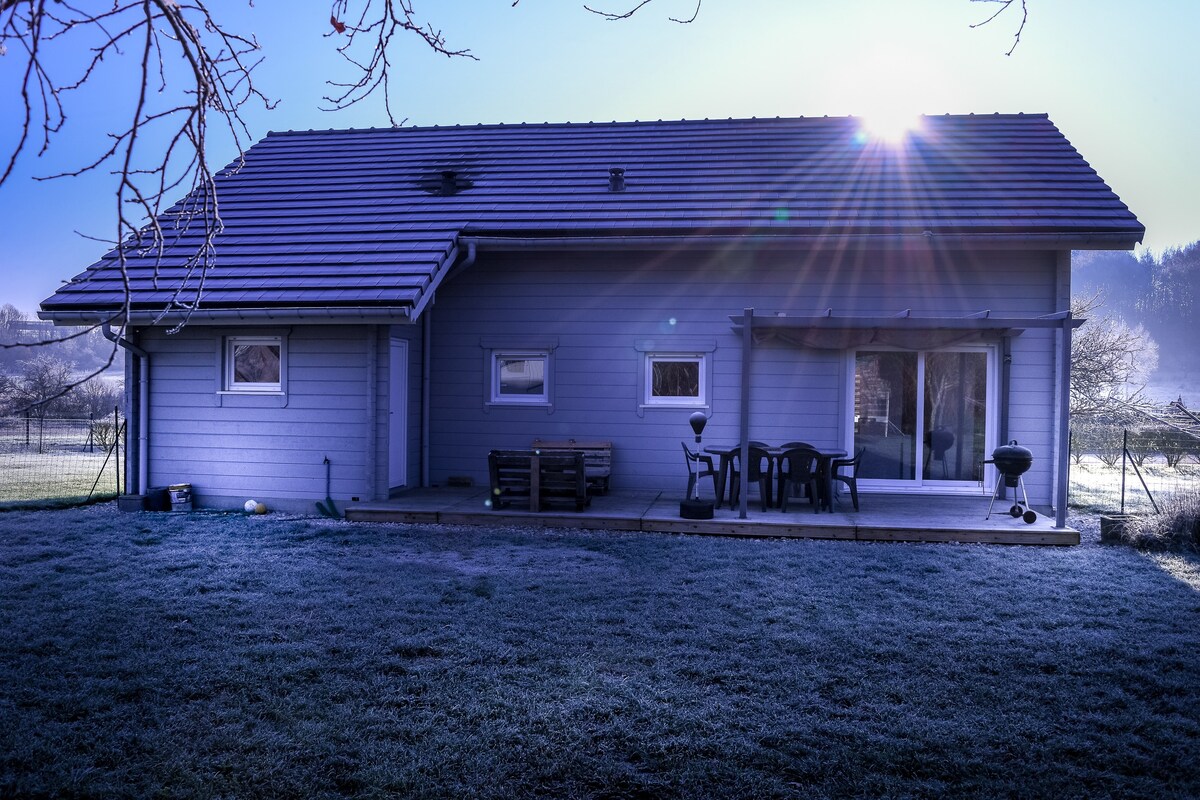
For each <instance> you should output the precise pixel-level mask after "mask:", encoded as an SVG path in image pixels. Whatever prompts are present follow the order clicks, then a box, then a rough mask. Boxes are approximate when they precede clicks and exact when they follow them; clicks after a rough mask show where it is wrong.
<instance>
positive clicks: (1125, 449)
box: [1121, 428, 1129, 514]
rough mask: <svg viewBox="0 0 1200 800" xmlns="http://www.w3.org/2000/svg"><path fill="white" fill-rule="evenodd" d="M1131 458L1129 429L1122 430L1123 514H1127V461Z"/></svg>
mask: <svg viewBox="0 0 1200 800" xmlns="http://www.w3.org/2000/svg"><path fill="white" fill-rule="evenodd" d="M1128 456H1129V428H1121V513H1122V514H1124V513H1125V459H1126V458H1127V457H1128Z"/></svg>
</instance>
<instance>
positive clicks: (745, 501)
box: [738, 308, 754, 519]
mask: <svg viewBox="0 0 1200 800" xmlns="http://www.w3.org/2000/svg"><path fill="white" fill-rule="evenodd" d="M753 351H754V309H753V308H746V309H743V310H742V422H741V433H740V435H741V437H742V453H741V455H740V456H739V458H740V459H741V462H742V473H741V475H740V476H739V480H740V481H741V483H739V484H738V492H739V503H738V519H745V518H746V509H747V507H748V505H749V502H750V487H749V486H747V485H746V479H747V478H748V477H749V475H750V470H749V462H750V359H751V356H752V354H753Z"/></svg>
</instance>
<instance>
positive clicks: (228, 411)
mask: <svg viewBox="0 0 1200 800" xmlns="http://www.w3.org/2000/svg"><path fill="white" fill-rule="evenodd" d="M267 332H278V333H281V335H284V336H286V340H287V343H286V348H287V355H286V359H287V364H286V376H285V392H284V393H283V394H282V395H239V394H231V393H222V392H220V386H221V367H220V365H221V347H222V344H221V343H222V341H223V338H224V337H226V336H231V335H241V336H246V335H257V334H261V333H267ZM387 340H388V333H387V328H386V327H381V326H364V325H356V326H331V325H326V326H302V325H295V326H291V327H290V328H280V327H273V326H268V327H262V328H256V327H252V326H247V327H229V328H225V327H222V328H208V327H204V326H200V325H194V326H188V327H187V328H185V329H184V330H183V331H181V332H180V333H178V334H176V335H172V336H168V335H166V334H165V333H163V332H162V331H159V330H149V331H146V332H145V333H144V334H143V335H142V337H141V339H140V344H141V346H142V347H144V348H145V349H146V350H147V351H148V352H149V353H150V356H151V362H150V364H151V366H150V414H149V418H150V438H151V442H152V445H151V447H150V462H149V476H150V484H151V485H152V486H166V485H169V484H172V483H190V484H192V487H193V492H194V494H195V497H196V500H197V502H199V503H201V504H203V505H205V506H216V507H236V506H239V505H241V503H242V502H244V501H245V500H246V499H248V498H251V497H253V498H255V499H258V500H262V501H264V502H266V503H268V505H272V506H275V507H278V506H279V502H280V501H290V502H289V503H287V504H286V505H287V506H288V507H291V506H294V505H296V504H297V503H299V504H300V507H297V510H305V511H311V510H312V503H314V502H315V501H317V500H320V499H322V498H324V497H325V465H324V459H325V458H326V457H327V456H328V458H329V459H330V461H331V468H330V476H331V489H332V495H333V497H334V499H335V500H337V501H339V502H343V503H344V502H346V501H348V500H351V499H352V498H355V497H357V498H359V499H376V498H379V497H380V496H382V497H386V496H387V495H386V489H387V486H386V483H387V481H386V475H387V473H386V470H387V439H386V430H387V421H386V415H387V409H388V398H387V367H388V363H387V351H386V344H387ZM372 342H374V347H372ZM372 350H374V352H375V353H376V356H377V357H376V359H375V361H374V363H372V362H371V361H370V360H369V354H370V353H371V352H372ZM372 370H374V371H375V380H376V387H377V389H376V392H375V395H374V401H372V399H371V395H370V393H369V392H368V386H369V385H370V381H371V375H370V373H371V371H372ZM380 487H382V488H380Z"/></svg>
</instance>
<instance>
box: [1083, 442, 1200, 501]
mask: <svg viewBox="0 0 1200 800" xmlns="http://www.w3.org/2000/svg"><path fill="white" fill-rule="evenodd" d="M1140 469H1141V472H1142V478H1143V479H1144V480H1145V481H1146V484H1147V486H1148V487H1149V489H1150V491H1151V492H1153V493H1154V499H1155V501H1156V502H1157V503H1158V504H1159V505H1160V506H1162V505H1164V504H1165V503H1169V502H1170V499H1171V497H1172V496H1175V495H1191V494H1195V493H1196V492H1197V491H1200V464H1196V463H1195V462H1192V461H1185V462H1183V463H1181V464H1179V465H1178V466H1175V467H1170V466H1168V465H1167V464H1166V461H1165V460H1164V459H1163V458H1162V457H1161V456H1156V457H1152V458H1149V459H1147V460H1146V463H1145V464H1144V465H1143V466H1142V467H1141V468H1140ZM1070 470H1071V471H1070V475H1071V485H1070V498H1071V501H1070V502H1071V507H1072V508H1076V509H1088V510H1091V511H1099V512H1113V511H1119V510H1120V508H1121V462H1120V460H1118V461H1117V463H1116V466H1112V467H1110V466H1108V465H1107V464H1105V463H1104V462H1103V461H1101V460H1100V459H1099V458H1097V457H1096V456H1084V457H1083V459H1081V460H1080V461H1079V462H1076V461H1074V460H1072V461H1071V465H1070ZM1125 510H1126V511H1127V512H1129V513H1151V512H1153V511H1154V506H1153V504H1152V503H1151V502H1150V499H1149V498H1148V497H1147V496H1146V492H1145V490H1144V489H1143V488H1142V484H1141V482H1140V481H1139V480H1138V476H1137V473H1135V472H1134V469H1133V466H1132V465H1130V466H1128V467H1127V468H1126V474H1125Z"/></svg>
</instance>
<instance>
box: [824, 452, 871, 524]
mask: <svg viewBox="0 0 1200 800" xmlns="http://www.w3.org/2000/svg"><path fill="white" fill-rule="evenodd" d="M865 452H867V448H865V447H860V448H859V449H858V452H857V453H855V454H854V458H849V459H847V458H839V459H835V460H834V461H833V463H832V464H830V465H829V468H830V469H831V470H833V475H832V476H831V477H832V478H833V479H834V480H835V481H841V482H842V483H844V484H846V486H848V487H850V499H851V501H853V503H854V510H855V511H858V466H859V465H860V464H861V463H862V459H863V453H865ZM846 468H849V469H850V474H849V475H843V474H842V472H841V470H843V469H846Z"/></svg>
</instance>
